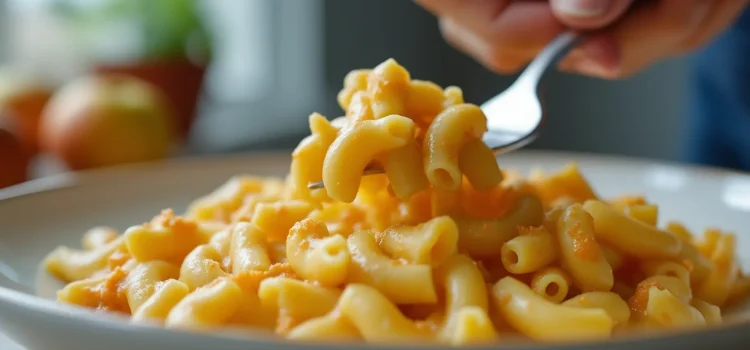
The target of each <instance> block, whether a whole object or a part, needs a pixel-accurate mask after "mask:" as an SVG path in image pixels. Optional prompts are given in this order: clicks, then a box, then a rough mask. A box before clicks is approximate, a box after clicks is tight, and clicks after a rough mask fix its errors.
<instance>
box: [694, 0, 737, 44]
mask: <svg viewBox="0 0 750 350" xmlns="http://www.w3.org/2000/svg"><path fill="white" fill-rule="evenodd" d="M748 3H750V1H747V0H714V1H712V2H711V9H710V10H709V13H708V15H707V16H706V18H705V20H704V21H703V23H701V26H700V29H699V30H698V31H697V32H696V33H694V35H693V36H692V37H690V38H688V39H687V40H685V41H684V42H683V43H682V45H681V47H680V51H681V52H683V53H684V52H687V51H692V50H695V49H696V48H698V47H700V46H702V45H704V44H705V43H706V42H708V41H709V40H710V39H711V38H713V37H715V36H716V35H717V34H719V33H721V32H723V31H724V30H725V29H727V28H728V27H729V26H730V25H732V23H734V21H735V20H736V19H737V18H738V17H739V16H740V14H741V13H742V10H743V9H744V8H745V7H746V6H747V5H748Z"/></svg>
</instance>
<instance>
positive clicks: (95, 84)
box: [40, 75, 176, 170]
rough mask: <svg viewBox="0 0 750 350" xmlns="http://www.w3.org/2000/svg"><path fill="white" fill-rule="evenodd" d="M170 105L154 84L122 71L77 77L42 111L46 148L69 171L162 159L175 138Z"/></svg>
mask: <svg viewBox="0 0 750 350" xmlns="http://www.w3.org/2000/svg"><path fill="white" fill-rule="evenodd" d="M174 120H175V117H174V113H173V108H172V106H171V105H170V104H169V102H168V101H167V99H166V98H165V97H164V95H163V93H162V92H161V91H160V90H159V89H157V88H155V87H154V86H152V85H150V84H149V83H146V82H144V81H142V80H139V79H137V78H133V77H129V76H125V75H110V76H90V77H83V78H79V79H77V80H75V81H73V82H71V83H69V84H68V85H66V86H64V87H63V88H62V89H60V91H58V92H57V93H56V94H55V95H54V96H53V97H52V99H51V100H50V102H49V103H48V104H47V107H46V108H45V109H44V112H43V115H42V121H41V126H40V141H41V144H42V147H43V149H44V150H45V151H47V152H50V153H52V154H54V155H56V156H58V157H60V158H61V159H62V160H63V161H64V162H65V163H66V164H67V165H68V166H69V167H70V168H71V169H73V170H79V169H87V168H95V167H103V166H110V165H116V164H123V163H131V162H141V161H150V160H155V159H160V158H164V157H166V156H167V155H168V154H169V152H170V151H171V149H172V147H173V146H174V144H175V141H176V130H175V122H174Z"/></svg>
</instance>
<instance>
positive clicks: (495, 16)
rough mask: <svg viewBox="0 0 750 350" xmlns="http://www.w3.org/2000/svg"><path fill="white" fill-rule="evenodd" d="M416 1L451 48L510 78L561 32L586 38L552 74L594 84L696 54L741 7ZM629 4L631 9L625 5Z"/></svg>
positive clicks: (733, 1) (618, 0) (662, 1)
mask: <svg viewBox="0 0 750 350" xmlns="http://www.w3.org/2000/svg"><path fill="white" fill-rule="evenodd" d="M416 1H417V3H419V4H420V5H422V6H423V7H425V8H426V9H427V10H429V11H430V12H432V13H434V14H435V15H437V16H438V18H439V19H440V29H441V31H442V33H443V35H444V36H445V38H446V40H447V41H448V42H449V43H450V44H451V45H453V46H455V47H456V48H458V49H459V50H461V51H463V52H465V53H467V54H469V55H470V56H472V57H474V58H475V59H477V60H478V61H479V62H481V63H482V64H484V65H485V66H487V67H488V68H490V69H492V70H495V71H497V72H500V73H513V72H516V71H518V70H519V69H520V68H522V67H523V66H524V65H525V64H527V63H528V62H529V61H530V60H531V59H533V58H534V56H535V55H536V54H537V53H538V52H539V50H540V49H541V48H542V47H544V45H546V44H547V43H548V42H549V41H551V40H552V39H553V38H554V37H555V36H557V35H558V34H560V33H561V32H562V31H564V30H566V29H568V28H572V29H578V30H590V31H593V33H592V34H591V35H590V36H589V38H588V39H587V40H586V41H585V42H583V43H582V44H581V45H580V46H579V47H578V48H576V49H574V50H573V51H571V53H570V54H569V55H568V57H566V58H565V59H564V60H563V61H562V62H561V63H560V68H561V69H562V70H565V71H570V72H576V73H580V74H585V75H590V76H596V77H601V78H620V77H624V76H628V75H631V74H634V73H636V72H638V71H640V70H642V69H644V68H646V67H648V66H650V65H651V64H653V63H655V62H657V61H660V60H663V59H666V58H670V57H673V56H677V55H680V54H684V53H687V52H689V51H692V50H694V49H697V48H699V47H700V46H702V45H703V44H705V43H706V42H708V41H709V40H710V39H711V38H713V37H714V36H716V35H717V34H719V33H721V32H722V31H723V30H724V29H726V28H727V27H728V26H729V25H730V24H731V23H732V22H733V20H734V19H735V18H736V17H737V16H738V15H739V13H740V12H741V11H742V10H743V9H744V8H745V6H746V5H747V3H748V0H646V1H636V0H549V1H530V0H520V1H519V0H416ZM634 2H637V3H636V4H635V5H633V3H634ZM631 5H633V8H632V9H630V7H631ZM628 10H630V11H628ZM626 12H627V13H626Z"/></svg>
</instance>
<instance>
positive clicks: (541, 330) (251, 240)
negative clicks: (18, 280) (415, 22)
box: [44, 60, 750, 346]
mask: <svg viewBox="0 0 750 350" xmlns="http://www.w3.org/2000/svg"><path fill="white" fill-rule="evenodd" d="M338 102H339V104H340V105H341V107H342V109H343V110H344V116H341V117H338V118H334V119H332V120H330V121H329V120H328V119H327V118H326V117H324V116H322V115H320V114H317V113H315V114H313V115H311V116H310V118H309V123H310V131H311V135H310V136H308V137H307V138H305V139H304V140H302V142H300V144H299V146H297V148H296V149H295V150H294V152H293V153H292V162H291V166H290V172H289V176H288V177H286V178H284V179H279V178H259V177H254V176H251V175H243V176H237V177H235V178H232V179H230V180H229V181H228V182H227V183H226V184H224V185H223V186H221V187H220V188H218V189H217V190H215V191H214V192H213V193H210V194H208V195H206V196H205V197H203V198H199V199H197V200H195V201H194V202H193V203H192V204H191V205H190V207H189V209H188V210H187V211H186V212H185V213H182V214H176V213H174V212H173V211H172V210H169V209H167V210H164V211H163V212H162V213H160V214H159V215H156V216H155V217H154V218H153V219H152V220H150V221H149V222H146V223H144V224H140V225H134V226H132V227H129V228H127V229H126V230H124V231H123V232H122V233H120V232H118V231H116V230H115V229H112V228H103V227H99V228H94V229H92V230H91V231H89V232H87V233H86V234H85V235H84V236H83V239H82V246H83V248H82V249H73V248H68V247H60V248H57V249H56V250H54V251H52V252H51V253H50V254H49V255H48V256H47V258H46V259H45V261H44V265H45V267H46V269H47V271H48V272H49V273H51V274H53V275H55V276H56V277H58V278H59V279H61V280H63V281H65V282H67V283H68V284H67V285H66V286H65V287H64V288H63V289H62V290H60V291H59V292H58V294H57V297H58V300H59V301H60V302H63V303H68V304H74V305H79V306H83V307H88V308H92V309H96V310H98V311H101V312H113V313H120V314H124V315H128V316H129V317H130V319H131V321H132V322H135V323H148V324H154V325H160V326H163V327H168V328H179V329H187V330H195V331H201V330H215V329H217V328H221V327H232V328H233V329H238V328H239V329H240V331H241V330H243V329H245V330H250V329H255V330H265V331H267V332H269V333H272V334H276V335H277V336H279V337H284V338H288V339H291V340H294V341H308V342H347V343H356V342H366V343H373V344H408V343H430V344H446V345H451V346H461V345H476V344H491V343H503V342H507V341H511V340H512V339H516V338H519V337H520V338H526V339H530V340H536V341H545V342H555V341H581V340H602V339H608V338H611V337H613V336H618V335H619V334H622V333H625V332H629V331H631V330H643V329H655V330H658V329H691V328H694V327H701V326H705V325H713V324H719V323H721V322H722V308H725V307H726V306H728V305H731V304H732V303H734V302H737V301H738V300H740V299H741V298H743V297H745V296H746V295H747V294H748V292H750V277H748V276H746V275H745V274H744V273H743V271H742V270H741V268H740V264H739V262H738V261H737V258H736V254H735V249H736V238H735V236H734V234H733V233H729V232H722V231H719V230H716V229H709V230H706V232H705V234H704V235H703V236H693V235H692V234H691V233H690V232H689V231H688V229H687V228H685V227H684V226H682V225H680V224H679V223H677V222H669V223H667V224H666V225H660V224H659V223H660V219H662V218H660V217H659V210H658V209H659V208H658V206H657V205H656V204H655V203H651V202H648V201H647V200H646V199H645V198H644V197H637V196H622V197H619V198H609V199H608V198H602V197H601V196H599V195H598V194H597V193H596V192H595V191H594V189H592V187H591V186H590V185H589V183H588V182H587V181H586V179H585V177H584V176H583V174H582V173H581V172H580V171H579V169H578V167H577V166H576V165H575V164H570V165H569V166H567V167H565V168H564V169H561V170H560V171H558V172H557V173H553V174H544V173H541V172H534V173H532V174H531V175H530V176H529V177H527V178H525V177H522V176H520V175H519V174H517V173H515V172H513V171H512V170H509V169H500V166H499V165H498V162H497V160H496V159H495V157H494V155H493V154H492V152H491V150H490V149H489V148H487V146H486V145H485V144H484V143H482V140H481V137H482V134H483V133H484V132H486V130H487V125H486V124H487V118H486V117H485V115H484V114H483V113H482V110H481V109H480V108H479V107H477V106H475V105H472V104H468V103H465V102H464V100H463V96H462V93H461V90H460V89H459V88H457V87H447V88H445V89H443V88H441V87H440V86H438V85H437V84H434V83H431V82H427V81H420V80H414V79H412V78H411V76H410V74H409V72H408V71H407V70H406V69H405V68H404V67H402V66H400V65H399V64H398V63H397V62H396V61H394V60H387V61H385V62H383V63H382V64H380V65H378V66H377V67H375V68H374V69H366V70H356V71H353V72H351V73H350V74H349V75H347V76H346V78H345V79H344V87H343V89H342V90H341V92H340V93H339V95H338ZM370 167H379V168H382V169H383V170H385V173H383V174H378V175H372V176H364V177H363V170H365V169H367V168H370ZM317 181H323V182H324V184H325V188H322V189H315V190H310V189H309V188H308V186H307V185H308V183H311V182H317Z"/></svg>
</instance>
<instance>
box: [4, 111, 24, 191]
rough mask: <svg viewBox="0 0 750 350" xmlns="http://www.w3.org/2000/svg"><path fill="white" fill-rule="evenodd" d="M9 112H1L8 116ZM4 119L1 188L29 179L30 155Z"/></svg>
mask: <svg viewBox="0 0 750 350" xmlns="http://www.w3.org/2000/svg"><path fill="white" fill-rule="evenodd" d="M8 114H9V113H8V112H0V117H3V116H4V117H5V118H7V115H8ZM8 120H10V119H4V121H3V123H0V188H4V187H8V186H12V185H15V184H19V183H21V182H24V181H26V180H27V179H28V169H29V155H28V153H27V151H26V150H25V149H24V147H23V145H22V144H21V141H19V140H18V138H16V136H15V133H14V132H12V131H13V130H12V127H11V126H10V125H9V123H8V122H7V121H8Z"/></svg>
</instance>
